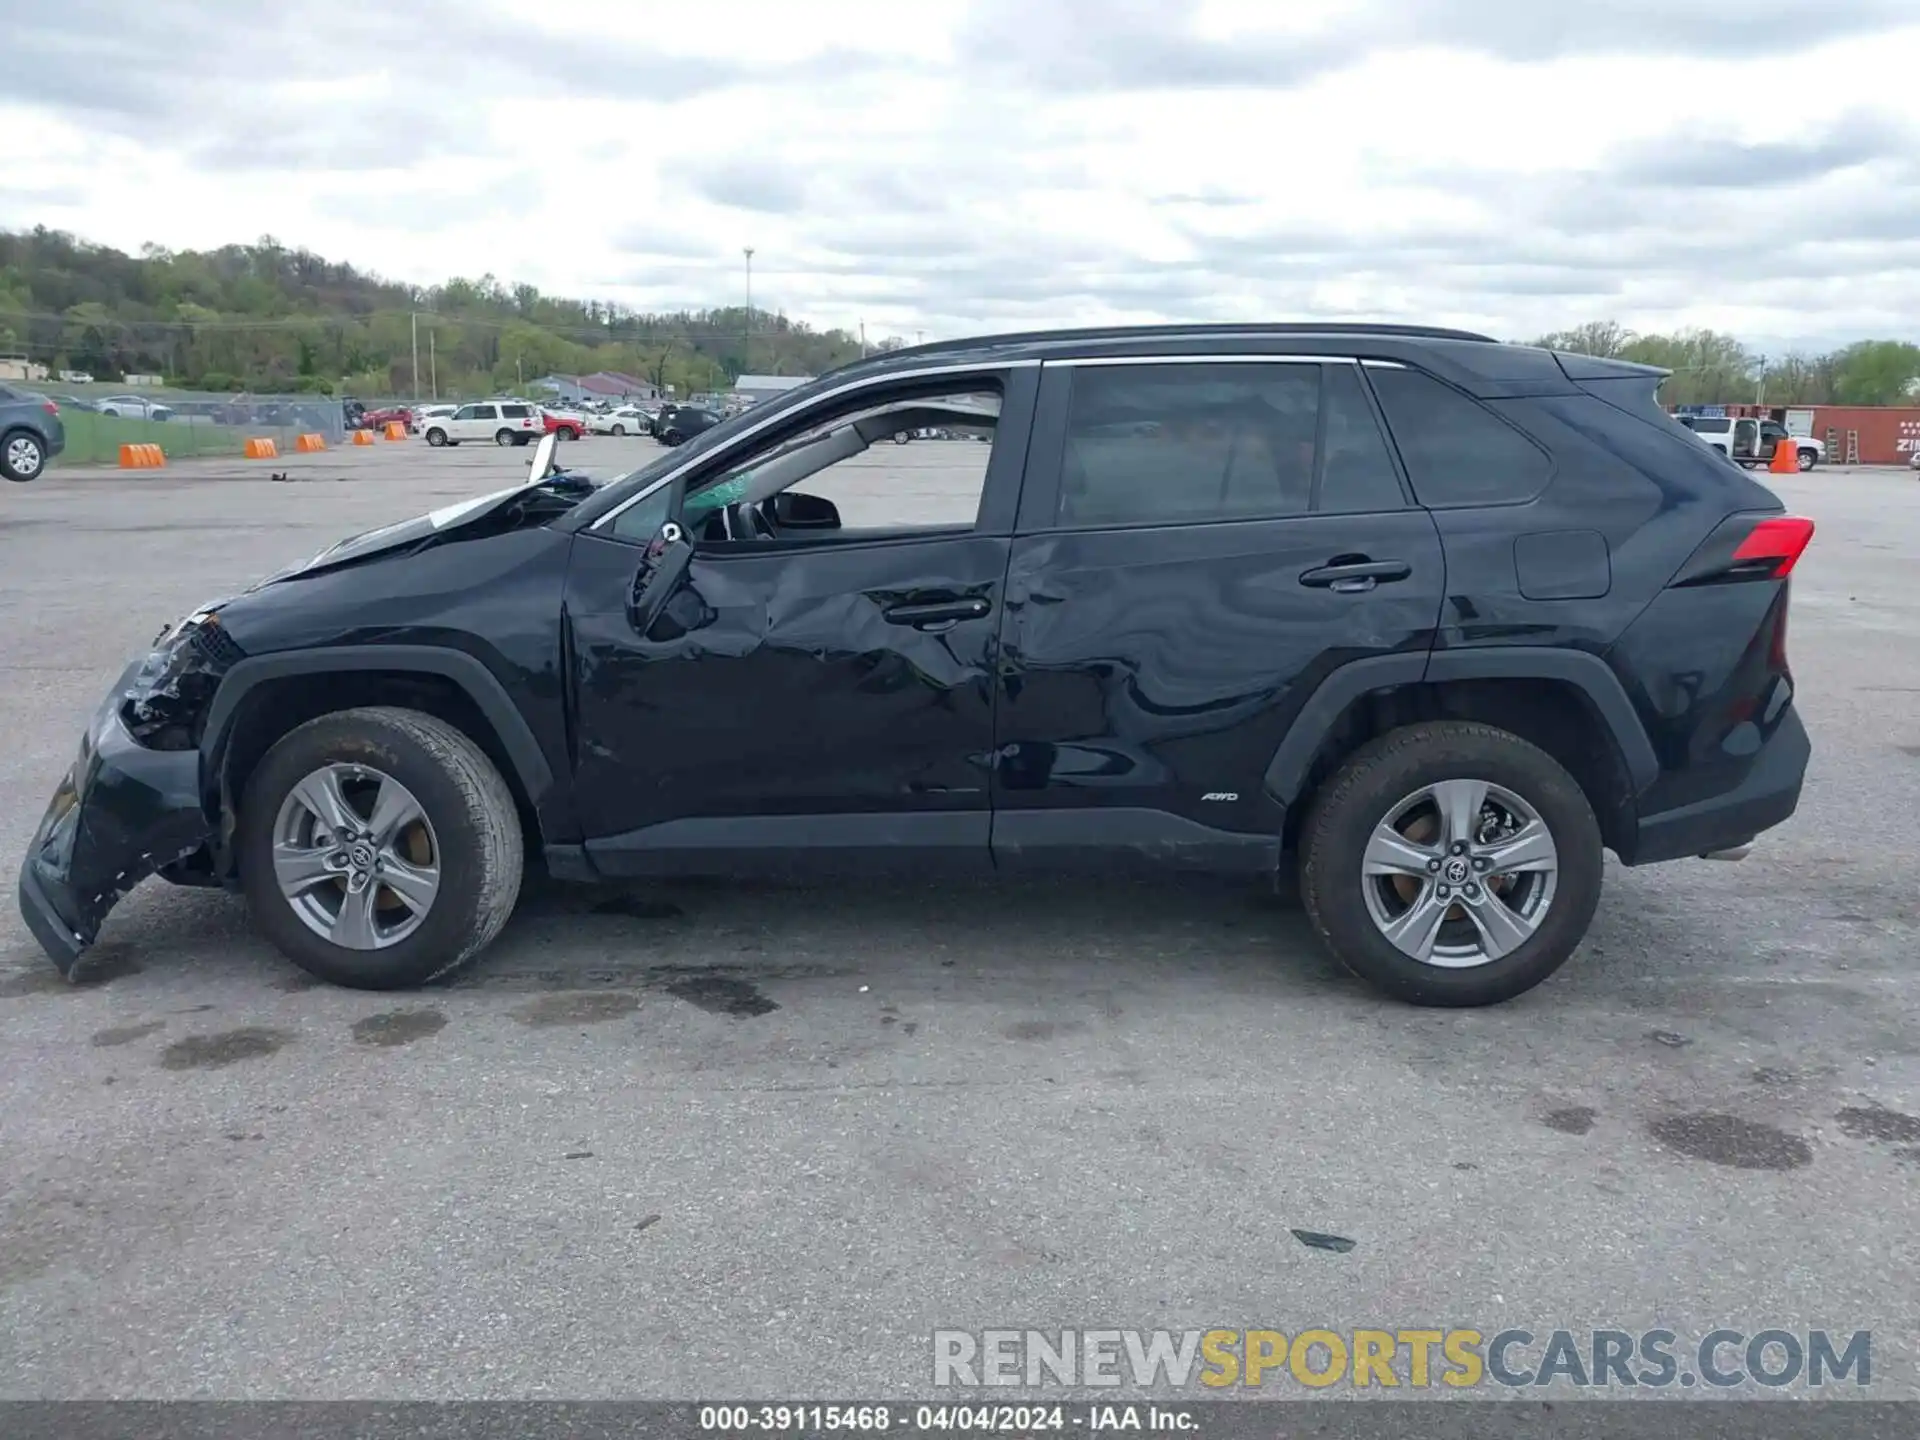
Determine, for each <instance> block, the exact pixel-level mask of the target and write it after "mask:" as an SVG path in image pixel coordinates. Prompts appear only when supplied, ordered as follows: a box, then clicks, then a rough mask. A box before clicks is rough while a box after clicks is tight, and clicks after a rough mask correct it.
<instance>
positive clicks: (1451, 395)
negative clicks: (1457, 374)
mask: <svg viewBox="0 0 1920 1440" xmlns="http://www.w3.org/2000/svg"><path fill="white" fill-rule="evenodd" d="M1368 378H1369V379H1370V380H1371V381H1372V384H1373V390H1374V394H1375V396H1376V397H1377V398H1378V399H1379V401H1380V408H1381V410H1382V411H1383V412H1384V413H1385V415H1386V418H1387V428H1388V429H1389V430H1391V431H1392V432H1393V441H1394V444H1395V445H1397V446H1398V447H1399V450H1400V458H1401V460H1402V461H1403V462H1404V463H1405V465H1406V469H1407V479H1408V480H1410V481H1411V482H1412V484H1413V492H1414V494H1415V495H1416V496H1418V497H1419V500H1420V503H1421V504H1422V505H1426V506H1429V507H1431V508H1434V509H1456V508H1459V507H1461V506H1468V505H1511V504H1515V503H1518V502H1521V501H1525V500H1531V499H1533V497H1534V496H1536V495H1538V494H1539V493H1540V492H1541V491H1542V490H1544V489H1545V488H1546V485H1547V481H1548V479H1549V478H1551V476H1552V474H1553V462H1552V461H1551V460H1550V459H1549V458H1548V456H1547V453H1546V452H1545V451H1544V450H1542V449H1541V448H1540V447H1539V446H1538V445H1536V444H1534V443H1533V441H1531V440H1529V439H1528V438H1527V437H1526V436H1525V435H1522V434H1521V433H1520V432H1519V431H1518V430H1516V429H1515V428H1514V427H1513V426H1511V425H1509V424H1507V422H1506V421H1504V420H1502V419H1501V418H1500V417H1499V416H1497V415H1495V414H1494V413H1493V412H1492V411H1490V410H1488V409H1487V408H1486V407H1485V406H1484V405H1482V404H1480V403H1479V402H1478V401H1477V400H1471V399H1469V398H1468V397H1467V396H1465V395H1462V394H1461V393H1460V392H1459V391H1458V390H1455V389H1453V388H1452V387H1451V386H1449V385H1443V384H1441V383H1440V382H1439V381H1438V380H1435V379H1434V378H1433V377H1432V376H1431V375H1425V374H1422V373H1421V372H1420V371H1418V370H1396V369H1385V368H1372V369H1369V371H1368Z"/></svg>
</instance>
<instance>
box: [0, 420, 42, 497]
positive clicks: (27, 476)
mask: <svg viewBox="0 0 1920 1440" xmlns="http://www.w3.org/2000/svg"><path fill="white" fill-rule="evenodd" d="M46 468H47V447H46V446H45V445H43V444H41V443H40V437H39V436H38V435H35V434H34V433H33V432H32V431H30V430H16V431H14V432H13V433H12V434H11V435H9V436H7V437H6V439H5V440H4V441H0V475H5V476H6V477H7V479H9V480H12V481H14V482H15V483H16V484H21V485H24V484H26V483H27V482H28V481H29V480H38V479H39V478H40V472H41V471H42V470H44V469H46Z"/></svg>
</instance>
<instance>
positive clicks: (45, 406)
mask: <svg viewBox="0 0 1920 1440" xmlns="http://www.w3.org/2000/svg"><path fill="white" fill-rule="evenodd" d="M40 408H41V409H42V410H44V411H46V412H47V413H48V414H49V415H58V414H59V413H60V407H59V406H58V405H56V404H54V403H53V401H51V400H42V401H41V402H40Z"/></svg>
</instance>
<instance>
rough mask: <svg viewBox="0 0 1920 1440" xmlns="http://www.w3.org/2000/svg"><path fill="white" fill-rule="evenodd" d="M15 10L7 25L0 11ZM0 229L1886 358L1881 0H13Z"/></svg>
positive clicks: (1909, 41)
mask: <svg viewBox="0 0 1920 1440" xmlns="http://www.w3.org/2000/svg"><path fill="white" fill-rule="evenodd" d="M23 9H24V13H23ZM7 10H8V19H7V22H6V44H7V50H8V54H9V65H8V81H7V85H6V87H5V89H4V91H3V92H0V133H3V134H4V136H5V139H6V144H5V149H4V151H3V152H0V153H4V155H5V158H4V159H3V160H0V225H3V226H8V227H20V226H26V225H32V224H37V223H38V224H47V225H51V226H56V227H59V228H63V229H68V230H72V231H74V232H76V233H78V234H81V235H83V236H86V237H89V238H92V239H96V240H100V241H104V242H107V243H109V244H113V245H117V246H120V247H123V248H126V249H130V250H131V249H135V248H137V247H138V246H139V245H141V244H142V243H145V242H148V241H152V242H156V243H159V244H163V245H167V246H170V247H201V246H213V245H218V244H222V243H225V242H228V241H233V240H251V239H253V238H256V237H258V236H259V235H261V234H263V233H272V234H273V235H275V236H277V237H278V238H279V239H280V240H281V241H282V242H284V243H287V244H292V245H304V246H306V247H308V248H309V249H312V250H315V251H318V252H320V253H321V254H324V255H326V256H328V257H330V258H335V259H345V260H350V261H352V262H354V263H356V264H359V265H362V266H365V267H368V268H372V269H374V270H377V271H379V272H381V273H383V274H387V275H390V276H393V277H395V278H399V279H404V280H411V281H417V282H423V283H430V282H433V281H437V280H440V279H443V278H445V277H446V276H448V275H449V274H464V275H469V276H473V275H479V274H482V273H485V272H489V271H490V272H492V273H493V274H494V275H496V276H498V277H500V278H501V279H502V280H503V281H507V282H515V281H529V282H531V283H533V284H536V285H538V286H540V287H541V288H542V289H545V290H550V291H554V292H557V293H561V294H568V295H575V296H580V297H593V298H600V299H608V300H619V301H622V302H625V303H629V304H633V305H637V306H642V307H647V308H665V307H676V308H677V307H678V306H681V305H695V306H700V305H714V304H736V303H738V302H739V300H740V298H741V293H742V290H743V288H744V276H743V260H742V256H741V248H742V247H743V246H747V245H751V246H753V247H754V250H755V255H754V261H753V274H754V280H753V284H754V299H755V301H756V303H757V304H760V305H763V306H766V307H768V308H779V309H784V310H785V311H787V312H788V313H789V314H791V315H794V316H796V317H800V318H804V319H807V320H810V321H814V322H816V323H820V324H837V325H846V326H849V327H850V326H852V325H854V324H857V323H858V322H860V321H862V320H864V321H865V322H866V324H867V326H868V328H869V331H870V332H871V333H875V334H887V333H895V334H902V335H905V336H907V337H909V338H912V336H913V334H914V332H915V331H922V330H923V331H925V332H926V335H927V338H929V339H931V338H934V337H936V336H943V335H954V334H964V333H968V332H977V331H980V330H985V329H1005V328H1008V327H1009V326H1027V325H1050V324H1056V323H1068V322H1074V323H1086V322H1109V321H1135V320H1138V321H1152V320H1162V319H1201V320H1216V319H1229V320H1230V319H1247V318H1259V317H1266V318H1289V317H1309V318H1321V317H1325V318H1340V317H1345V318H1379V319H1405V320H1425V321H1432V322H1439V323H1450V324H1462V325H1468V326H1473V327H1477V328H1483V329H1487V330H1490V331H1492V332H1493V333H1495V334H1498V335H1501V336H1503V337H1514V336H1530V335H1533V334H1536V333H1539V332H1540V331H1543V330H1546V329H1549V328H1554V327H1558V326H1561V325H1565V324H1569V323H1573V322H1577V321H1580V320H1583V319H1594V318H1614V319H1619V320H1621V321H1623V322H1625V323H1627V324H1629V325H1632V326H1634V327H1636V328H1641V329H1651V328H1671V327H1675V326H1679V325H1709V326H1713V327H1716V328H1724V329H1729V330H1732V331H1734V332H1735V333H1737V334H1740V335H1742V336H1743V337H1745V338H1748V339H1749V340H1751V341H1754V342H1756V343H1759V344H1762V345H1784V344H1787V343H1792V342H1800V343H1807V344H1826V343H1831V342H1834V341H1837V340H1846V339H1851V338H1856V337H1859V336H1863V335H1898V336H1901V337H1904V338H1920V0H1727V3H1722V0H703V3H690V0H674V3H671V4H666V3H655V0H604V3H603V0H567V3H564V4H551V3H548V4H529V3H513V0H385V3H373V0H332V3H330V4H326V5H300V6H295V5H273V6H268V5H263V4H258V3H249V4H241V3H239V0H57V3H56V0H24V7H23V5H22V0H15V3H13V4H11V5H9V6H8V7H7Z"/></svg>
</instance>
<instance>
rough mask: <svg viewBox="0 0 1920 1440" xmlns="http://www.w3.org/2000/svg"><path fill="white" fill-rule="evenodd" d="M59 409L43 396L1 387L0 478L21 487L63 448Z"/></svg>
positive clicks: (64, 434) (64, 439) (64, 430)
mask: <svg viewBox="0 0 1920 1440" xmlns="http://www.w3.org/2000/svg"><path fill="white" fill-rule="evenodd" d="M66 444H67V427H66V426H64V425H62V424H61V423H60V407H59V406H58V405H56V404H54V402H53V401H51V400H49V399H48V398H47V397H46V396H44V395H36V394H34V393H33V392H32V391H31V390H16V389H14V388H13V386H11V385H0V475H4V476H5V477H6V478H7V479H9V480H13V481H16V482H19V483H22V484H24V483H25V482H26V481H28V480H38V479H39V478H40V472H41V471H43V470H45V469H46V468H47V462H48V461H49V460H51V459H53V457H54V456H56V455H58V454H59V453H60V452H61V451H62V450H64V449H65V448H66Z"/></svg>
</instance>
